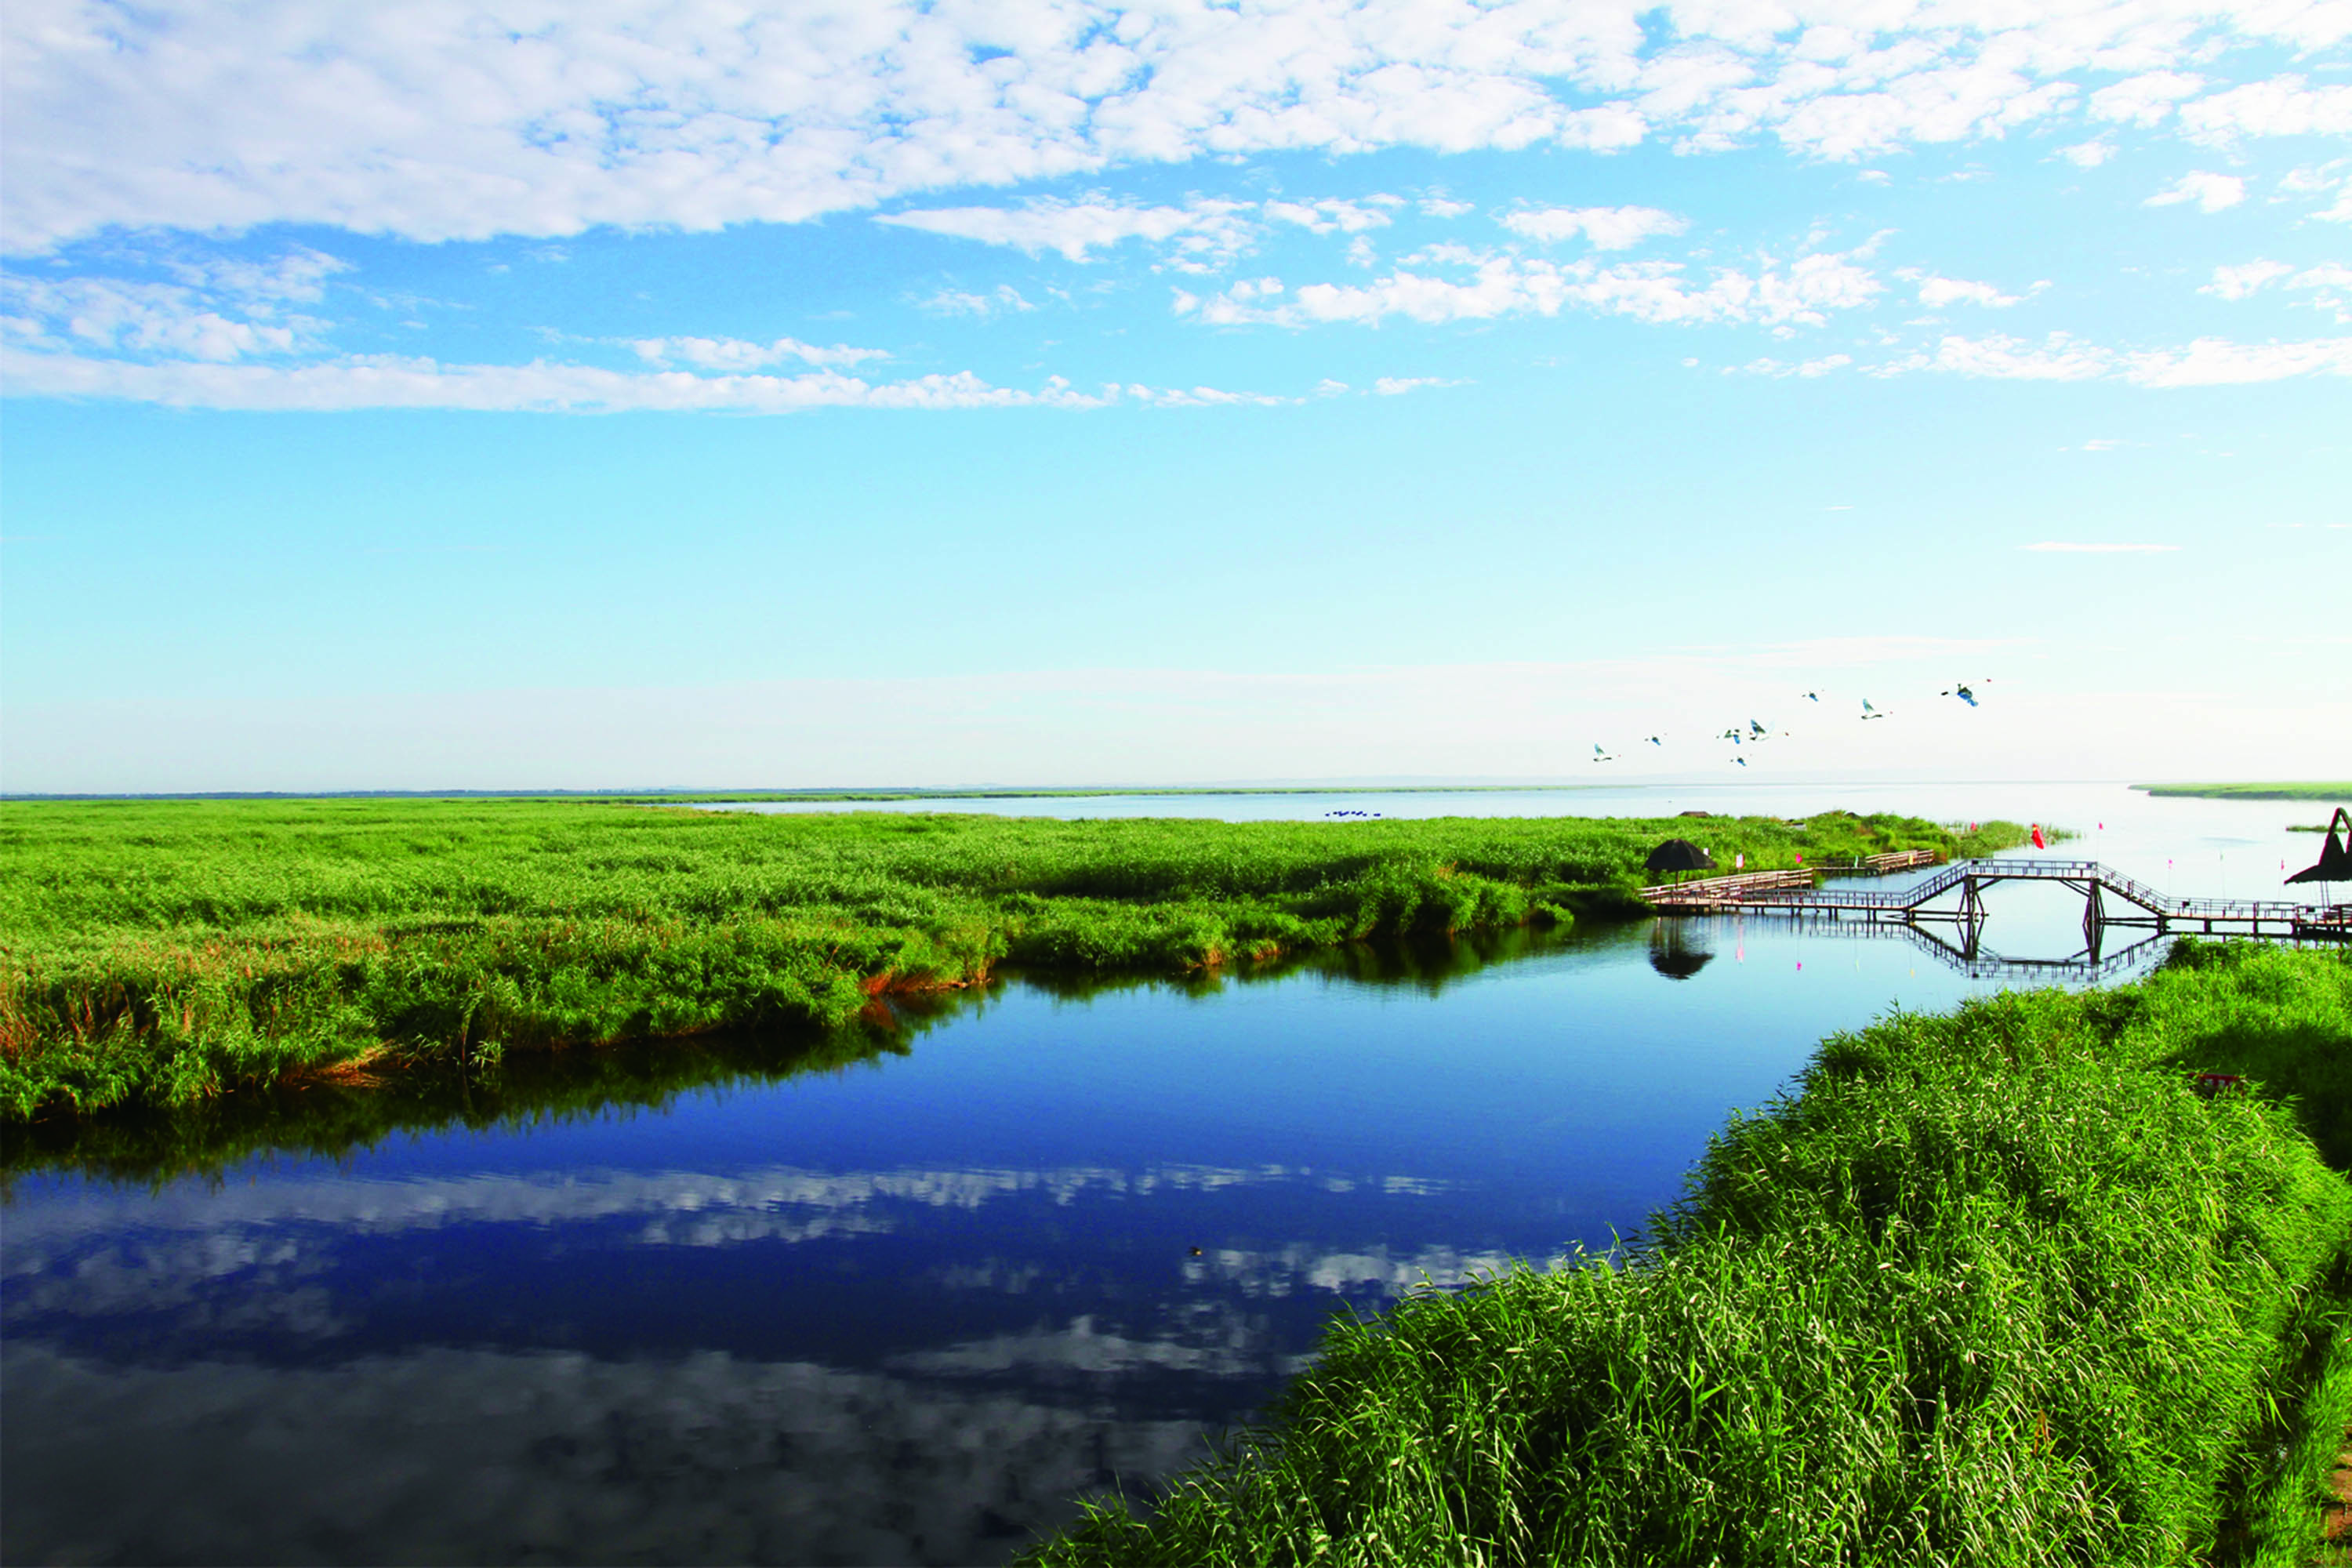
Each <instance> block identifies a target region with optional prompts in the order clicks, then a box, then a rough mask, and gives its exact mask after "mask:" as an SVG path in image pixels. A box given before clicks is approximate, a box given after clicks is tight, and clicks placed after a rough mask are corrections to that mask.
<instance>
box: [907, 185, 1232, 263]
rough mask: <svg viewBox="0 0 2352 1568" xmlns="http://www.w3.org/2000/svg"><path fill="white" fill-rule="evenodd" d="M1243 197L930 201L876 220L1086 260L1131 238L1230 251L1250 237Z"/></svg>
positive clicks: (1187, 248)
mask: <svg viewBox="0 0 2352 1568" xmlns="http://www.w3.org/2000/svg"><path fill="white" fill-rule="evenodd" d="M1249 210H1250V208H1249V205H1248V204H1246V203H1243V202H1224V201H1206V200H1196V201H1192V202H1190V203H1187V204H1186V205H1183V206H1181V207H1175V206H1142V205H1137V204H1134V203H1129V202H1118V201H1113V200H1111V199H1109V198H1108V197H1096V198H1093V199H1090V200H1087V201H1076V202H1067V201H1035V202H1030V203H1028V204H1026V205H1023V206H1017V207H932V208H920V209H917V210H915V211H913V212H901V213H884V214H882V215H880V216H877V217H876V218H875V220H874V221H875V222H876V223H883V224H890V225H893V226H897V227H899V228H913V229H920V230H922V231H923V232H925V233H927V234H943V235H952V236H953V237H956V238H959V239H976V240H979V241H980V242H981V243H982V244H983V245H1009V246H1015V247H1019V248H1020V249H1022V250H1024V251H1026V252H1028V253H1029V254H1030V255H1032V256H1035V255H1037V254H1038V253H1040V252H1041V251H1047V250H1058V251H1060V252H1061V253H1062V254H1063V255H1064V256H1065V257H1066V258H1069V259H1070V260H1072V261H1084V260H1086V259H1087V252H1088V251H1089V250H1098V249H1103V248H1106V247H1110V246H1114V245H1117V244H1118V243H1119V242H1120V241H1121V240H1127V239H1148V240H1152V241H1156V242H1160V243H1169V242H1173V243H1174V244H1175V245H1176V246H1177V247H1178V248H1179V249H1181V250H1185V251H1191V252H1207V253H1211V254H1227V253H1230V252H1233V251H1235V250H1238V249H1240V248H1242V247H1243V246H1244V245H1246V244H1247V243H1248V240H1249V232H1250V231H1249V226H1248V223H1247V220H1246V219H1245V218H1244V216H1243V215H1244V214H1245V213H1247V212H1248V211H1249Z"/></svg>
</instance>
